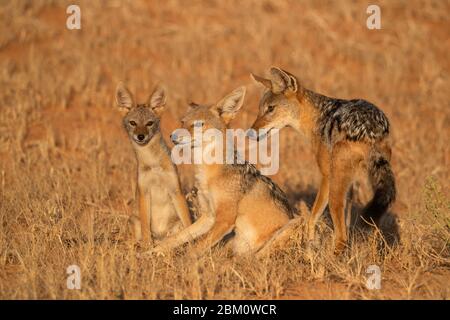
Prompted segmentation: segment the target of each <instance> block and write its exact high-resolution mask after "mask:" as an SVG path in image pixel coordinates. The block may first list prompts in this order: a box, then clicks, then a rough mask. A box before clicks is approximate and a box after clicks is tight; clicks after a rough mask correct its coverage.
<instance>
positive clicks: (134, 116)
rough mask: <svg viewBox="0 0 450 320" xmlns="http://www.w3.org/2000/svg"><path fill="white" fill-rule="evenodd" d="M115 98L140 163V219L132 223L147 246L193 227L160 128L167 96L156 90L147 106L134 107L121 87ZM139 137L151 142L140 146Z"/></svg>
mask: <svg viewBox="0 0 450 320" xmlns="http://www.w3.org/2000/svg"><path fill="white" fill-rule="evenodd" d="M116 95H117V102H118V105H119V107H121V108H122V109H125V111H126V112H127V113H126V115H125V116H124V126H125V129H126V130H127V132H128V133H129V136H130V140H131V143H132V146H133V149H134V151H135V154H136V158H137V161H138V170H137V171H138V174H137V191H138V197H139V219H136V218H132V219H131V222H132V224H133V227H134V233H135V237H136V240H141V239H142V240H143V241H144V242H145V243H148V242H151V241H152V240H153V239H156V240H161V239H163V238H165V237H168V236H170V235H173V234H175V233H176V232H178V231H180V230H181V229H182V228H184V227H187V226H189V225H191V217H190V214H189V209H188V206H187V204H186V199H185V197H184V195H183V193H182V191H181V187H180V181H179V178H178V174H177V169H176V167H175V165H174V164H173V163H172V160H171V158H170V154H169V150H168V148H167V145H166V144H165V142H164V139H163V137H162V135H161V131H160V128H159V119H160V115H161V112H162V110H163V108H164V105H165V95H164V92H163V91H162V89H161V88H156V89H155V91H154V93H153V94H152V95H151V97H150V99H149V103H148V104H145V105H135V104H134V100H133V97H132V95H131V93H130V92H129V91H128V89H126V88H125V87H124V86H123V84H120V85H119V86H118V88H117V93H116ZM129 122H133V123H135V124H134V125H130V124H129ZM150 122H151V123H153V124H152V125H151V126H150V125H148V124H149V123H150ZM155 126H157V127H155ZM137 134H142V135H146V138H145V139H148V142H147V143H146V144H143V143H139V140H135V136H136V135H137ZM144 141H145V140H144Z"/></svg>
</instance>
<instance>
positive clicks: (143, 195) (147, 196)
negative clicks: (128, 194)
mask: <svg viewBox="0 0 450 320" xmlns="http://www.w3.org/2000/svg"><path fill="white" fill-rule="evenodd" d="M150 201H151V193H150V190H144V189H143V188H139V218H140V220H141V235H142V240H143V242H144V243H146V244H148V243H150V242H151V240H152V239H151V226H150V216H151V212H150V210H151V206H150Z"/></svg>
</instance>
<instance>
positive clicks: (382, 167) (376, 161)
mask: <svg viewBox="0 0 450 320" xmlns="http://www.w3.org/2000/svg"><path fill="white" fill-rule="evenodd" d="M368 173H369V180H370V183H371V185H372V189H373V191H374V195H373V198H372V200H371V201H370V202H369V203H368V204H367V205H366V207H365V208H364V210H363V213H362V218H363V219H364V220H365V221H367V222H372V221H373V222H374V223H375V224H376V225H378V224H379V222H380V218H381V217H382V216H383V214H384V213H385V212H386V211H387V210H388V209H389V206H390V205H391V204H392V203H393V202H394V201H395V196H396V189H395V177H394V173H393V172H392V168H391V165H390V163H389V161H388V160H387V159H386V157H385V156H384V155H382V154H381V153H380V152H378V151H374V152H373V153H372V155H371V157H370V160H369V166H368Z"/></svg>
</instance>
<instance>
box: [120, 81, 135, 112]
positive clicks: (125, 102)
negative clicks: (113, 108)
mask: <svg viewBox="0 0 450 320" xmlns="http://www.w3.org/2000/svg"><path fill="white" fill-rule="evenodd" d="M116 103H117V106H118V107H119V108H121V109H124V110H130V109H131V108H133V107H134V99H133V95H132V94H131V92H130V90H128V89H127V87H126V86H125V84H124V83H123V82H119V84H118V85H117V88H116Z"/></svg>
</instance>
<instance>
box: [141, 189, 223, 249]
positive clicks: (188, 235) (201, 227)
mask: <svg viewBox="0 0 450 320" xmlns="http://www.w3.org/2000/svg"><path fill="white" fill-rule="evenodd" d="M199 203H200V207H201V211H202V212H201V216H200V218H199V219H198V220H197V221H195V222H194V223H193V224H191V225H190V226H188V227H187V228H185V229H183V230H181V231H180V232H179V233H177V234H175V235H173V236H171V237H169V238H167V239H165V240H163V241H162V242H161V243H160V244H159V245H158V246H156V247H155V248H153V249H152V250H150V251H148V252H145V253H144V256H145V255H149V254H151V253H156V254H162V253H163V252H164V251H167V250H169V249H172V248H175V247H178V246H180V245H182V244H184V243H187V242H189V241H192V240H195V239H197V238H198V237H200V236H202V235H204V234H205V233H207V232H209V231H210V230H211V228H212V227H213V225H214V223H215V221H216V217H215V211H214V210H213V209H212V208H213V207H212V204H211V202H210V199H209V198H208V197H207V196H205V195H204V194H203V193H199Z"/></svg>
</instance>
